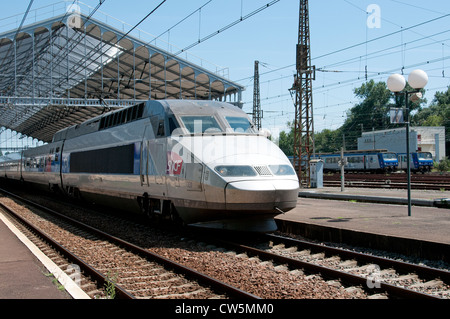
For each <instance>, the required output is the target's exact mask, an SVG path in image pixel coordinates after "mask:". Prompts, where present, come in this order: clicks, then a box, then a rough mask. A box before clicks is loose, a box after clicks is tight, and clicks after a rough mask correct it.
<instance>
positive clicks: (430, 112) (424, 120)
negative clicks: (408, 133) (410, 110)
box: [411, 86, 450, 140]
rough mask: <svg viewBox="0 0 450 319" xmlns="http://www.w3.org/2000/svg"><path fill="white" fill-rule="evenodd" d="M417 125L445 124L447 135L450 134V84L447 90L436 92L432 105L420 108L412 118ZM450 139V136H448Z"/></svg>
mask: <svg viewBox="0 0 450 319" xmlns="http://www.w3.org/2000/svg"><path fill="white" fill-rule="evenodd" d="M411 122H412V124H413V125H416V126H445V132H446V136H449V134H450V86H449V87H448V88H447V91H446V92H436V94H435V95H434V99H433V101H432V102H431V105H430V106H429V107H427V108H423V109H420V110H419V111H418V112H417V113H416V114H415V115H414V116H413V118H412V119H411ZM446 140H449V138H446Z"/></svg>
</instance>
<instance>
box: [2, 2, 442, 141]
mask: <svg viewBox="0 0 450 319" xmlns="http://www.w3.org/2000/svg"><path fill="white" fill-rule="evenodd" d="M162 2H163V1H162V0H156V1H153V0H152V1H150V0H145V1H144V0H127V1H123V0H120V1H119V0H103V3H102V4H101V6H100V7H99V8H98V10H97V11H96V12H95V13H94V15H93V17H94V18H96V19H98V20H101V21H106V22H108V23H110V24H112V25H113V26H115V27H117V28H122V30H124V31H129V30H130V29H131V28H132V27H134V26H135V25H136V24H137V23H139V22H140V21H141V20H142V19H143V18H144V17H145V16H146V15H147V14H149V13H150V12H151V11H152V10H154V9H155V8H156V7H157V6H158V5H160V4H161V3H162ZM72 3H73V1H66V2H61V1H59V2H58V1H54V0H53V1H52V0H34V1H33V3H32V5H31V11H30V13H29V15H28V19H27V21H26V23H25V25H26V24H29V23H31V22H34V21H39V20H42V18H43V17H50V16H52V15H57V14H61V13H63V12H64V10H66V8H67V7H68V6H70V5H71V4H72ZM75 3H77V4H78V5H79V7H80V8H81V11H82V12H83V13H86V14H89V13H90V12H92V10H93V8H95V7H96V6H97V5H98V4H99V1H98V0H84V1H78V2H77V1H75ZM29 4H30V1H29V0H16V1H8V2H4V3H2V11H1V13H0V32H4V31H8V30H11V29H14V28H16V27H17V26H18V25H19V24H20V22H21V20H22V18H23V14H24V12H25V11H26V9H27V7H28V5H29ZM52 4H54V5H52ZM200 8H201V9H200ZM241 18H242V21H241ZM183 19H184V20H183ZM180 21H181V22H180ZM233 22H237V23H236V24H235V25H233V26H232V27H229V28H228V29H226V30H224V31H223V32H220V33H218V34H216V35H214V36H212V37H211V38H209V39H208V40H205V41H202V42H201V43H199V44H196V45H194V46H193V47H192V48H190V49H189V50H188V51H187V52H188V54H189V55H186V57H187V58H188V59H191V60H192V61H193V62H195V63H198V64H201V65H203V66H204V67H205V68H207V69H209V70H212V71H216V70H219V71H220V73H221V74H222V75H224V76H226V77H227V78H229V79H230V80H232V81H235V82H237V83H239V84H241V85H243V86H245V91H244V93H243V96H242V101H243V103H244V106H243V109H244V111H246V112H247V113H251V112H252V108H253V81H254V79H253V75H254V63H255V60H258V61H259V62H260V63H259V73H260V79H259V81H260V98H261V107H262V110H263V114H264V117H263V120H262V126H263V128H266V129H268V130H270V131H271V132H272V134H273V135H274V136H275V137H276V136H278V134H279V132H280V131H282V130H287V123H288V122H289V121H293V120H294V103H293V99H292V97H291V95H290V93H289V89H290V88H291V87H292V84H293V76H294V74H295V73H296V70H295V50H296V44H297V41H298V22H299V0H278V1H276V0H275V1H274V0H226V1H225V0H189V1H186V0H166V1H165V2H163V3H162V4H161V6H160V7H159V8H158V9H157V10H156V11H154V12H153V13H152V14H151V15H150V16H149V17H148V18H147V19H145V20H144V21H143V22H142V23H141V24H139V26H137V28H136V29H134V31H133V34H135V35H139V36H141V37H142V38H143V39H146V40H147V41H151V40H153V39H154V38H155V37H158V36H159V37H158V40H157V42H156V44H157V45H158V46H160V47H161V48H163V49H165V50H168V51H170V52H172V53H175V52H178V51H179V50H180V49H183V48H186V47H188V46H190V45H191V44H194V43H196V42H198V40H199V39H203V38H204V37H206V36H208V35H210V34H214V33H215V32H216V31H217V30H220V29H222V28H224V27H226V26H228V25H230V24H232V23H233ZM309 24H310V42H311V62H312V65H314V66H315V68H316V77H315V80H314V81H313V114H314V131H315V132H320V131H322V130H323V129H337V128H339V127H340V126H341V125H342V124H343V123H344V121H345V119H346V115H347V111H348V110H349V109H351V108H352V106H354V105H355V104H357V103H359V102H360V100H358V98H356V97H355V95H354V89H355V88H358V87H360V86H361V85H362V84H363V83H364V82H365V81H366V80H371V79H373V80H374V81H376V82H378V81H384V82H385V81H386V80H387V78H388V77H389V75H390V74H392V73H402V72H403V74H404V76H405V78H406V79H407V76H408V74H409V73H410V72H411V71H412V70H414V69H423V70H424V71H426V72H427V74H428V77H429V81H428V84H427V86H426V87H425V89H426V93H425V96H424V97H425V98H427V100H428V104H427V105H429V104H430V103H431V102H432V100H433V97H434V94H435V92H436V91H441V92H442V91H446V90H447V87H448V86H449V85H450V2H448V0H429V1H427V2H424V1H422V0H378V1H377V0H311V1H309ZM138 29H139V30H138ZM180 57H185V54H184V53H183V54H180ZM197 61H198V62H197ZM363 129H364V130H371V128H363Z"/></svg>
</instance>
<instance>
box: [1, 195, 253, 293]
mask: <svg viewBox="0 0 450 319" xmlns="http://www.w3.org/2000/svg"><path fill="white" fill-rule="evenodd" d="M2 192H4V191H2ZM4 193H5V192H4ZM7 194H8V196H13V197H15V198H18V197H17V196H16V195H13V194H11V193H7ZM18 199H19V200H20V201H22V202H24V203H26V204H27V205H29V206H33V207H34V208H33V210H35V209H38V210H39V211H40V212H38V215H36V216H37V217H36V216H34V217H31V216H30V214H24V213H23V212H19V211H18V209H14V208H13V207H11V206H14V202H10V204H9V205H7V204H5V203H4V201H3V202H2V203H0V206H1V208H2V210H3V211H5V212H6V213H7V214H8V215H10V216H12V217H13V218H14V219H15V220H16V221H18V222H19V223H20V224H21V225H23V226H22V227H21V228H22V229H23V228H26V229H28V233H29V235H30V236H33V237H34V239H33V241H35V242H38V241H43V242H45V243H42V242H41V243H39V244H38V246H40V247H43V246H46V248H44V250H45V251H47V253H49V250H50V249H53V250H54V251H55V253H53V254H54V255H58V258H59V259H60V261H59V262H58V263H59V264H70V265H77V266H78V267H80V269H81V271H82V273H83V275H84V279H83V280H87V281H89V282H90V283H89V284H86V283H84V284H83V285H84V286H86V287H87V286H89V287H88V288H86V289H88V295H90V296H91V297H92V298H105V297H111V295H112V296H115V297H117V298H120V299H137V298H163V299H167V298H174V299H179V298H201V299H209V298H214V299H217V298H224V299H226V298H245V299H259V298H258V297H257V296H254V295H252V294H250V293H247V292H245V291H242V290H240V289H238V288H235V287H233V286H231V285H228V284H226V283H223V282H221V281H219V280H216V279H214V278H212V277H209V276H207V275H205V274H203V273H200V272H198V271H195V270H193V269H191V268H188V267H185V266H183V265H180V264H178V263H176V262H173V261H172V260H170V259H167V258H165V257H163V256H160V255H157V254H155V253H152V252H150V251H148V250H146V249H143V248H141V247H139V246H137V245H134V244H132V243H129V242H127V241H124V240H122V239H120V238H117V237H114V236H111V235H109V234H108V233H105V232H103V231H101V230H99V229H96V228H94V227H92V226H89V225H87V224H84V223H82V222H79V221H77V220H75V219H72V218H70V217H67V216H65V215H63V214H60V213H58V212H56V211H53V210H51V209H48V208H46V207H43V206H41V205H39V204H37V203H34V202H31V201H29V200H27V199H24V198H18ZM42 213H44V215H45V216H44V215H43V214H42ZM24 215H29V216H28V217H24ZM33 215H34V214H33ZM49 215H51V216H49ZM31 220H33V221H31ZM36 224H39V226H37V225H36ZM48 224H52V226H51V227H49V225H48ZM55 225H57V227H55ZM44 229H45V230H44ZM69 238H70V239H69ZM50 247H51V248H50ZM94 255H95V256H94ZM61 256H63V257H64V260H62V261H61ZM72 268H73V267H72ZM94 283H99V284H98V285H97V284H94ZM103 288H104V289H103Z"/></svg>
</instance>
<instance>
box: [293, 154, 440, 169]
mask: <svg viewBox="0 0 450 319" xmlns="http://www.w3.org/2000/svg"><path fill="white" fill-rule="evenodd" d="M311 159H322V160H323V171H324V172H340V170H341V166H340V160H341V153H338V152H336V153H322V154H316V155H315V156H311ZM289 160H290V161H291V163H292V161H293V157H292V156H289ZM344 162H345V166H344V171H346V172H366V173H367V172H369V173H389V172H395V171H398V170H404V171H406V170H407V163H406V153H393V152H388V151H387V150H384V149H381V150H362V151H345V152H344ZM432 168H433V157H432V155H431V153H430V152H412V153H411V157H410V170H411V172H421V173H427V172H430V171H431V169H432Z"/></svg>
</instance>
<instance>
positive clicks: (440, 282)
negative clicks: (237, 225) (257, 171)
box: [216, 234, 450, 299]
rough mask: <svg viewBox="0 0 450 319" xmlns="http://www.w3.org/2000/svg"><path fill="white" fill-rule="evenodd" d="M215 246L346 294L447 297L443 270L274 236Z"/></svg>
mask: <svg viewBox="0 0 450 319" xmlns="http://www.w3.org/2000/svg"><path fill="white" fill-rule="evenodd" d="M216 243H217V244H218V245H222V246H224V247H227V249H233V250H236V251H239V252H240V253H245V254H247V255H248V256H258V258H260V259H262V260H271V261H273V262H276V263H278V264H280V265H285V266H286V267H288V268H290V269H301V271H304V272H308V273H310V274H315V275H317V274H320V276H323V277H325V278H327V280H328V283H329V284H330V285H335V286H337V287H340V286H341V285H347V288H346V289H347V290H348V291H355V290H358V289H359V290H365V291H366V292H367V293H368V294H369V297H368V298H369V299H380V298H381V299H388V298H389V299H390V298H393V299H399V298H400V299H403V298H407V299H441V298H445V299H447V298H450V286H449V284H450V272H449V271H446V270H441V269H435V268H431V267H424V266H420V265H416V264H411V263H405V262H400V261H395V260H392V259H388V258H381V257H377V256H373V255H368V254H362V253H358V252H353V251H350V250H344V249H339V248H333V247H327V246H324V245H318V244H314V243H311V242H307V241H303V240H296V239H292V238H287V237H282V236H277V235H273V234H267V235H264V236H263V237H260V238H259V240H258V241H257V242H256V241H253V240H252V241H251V242H249V243H247V244H242V243H238V242H232V241H217V240H216Z"/></svg>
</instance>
